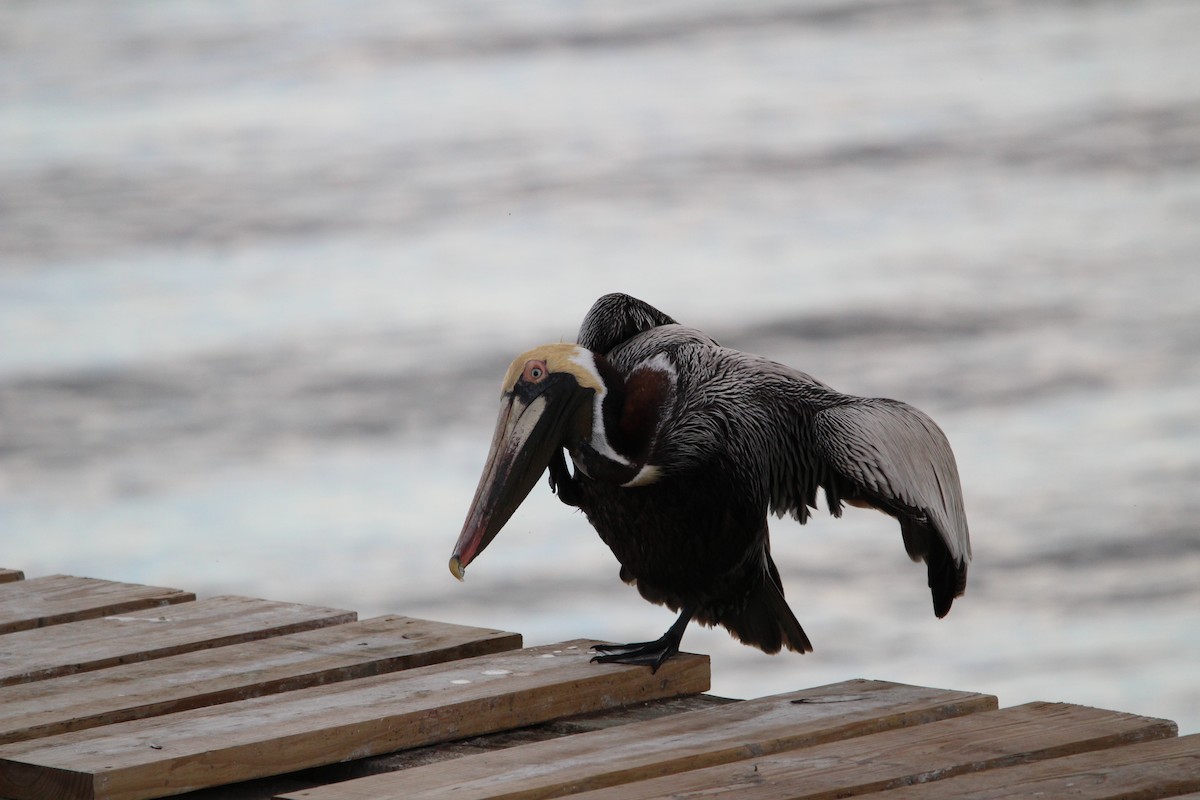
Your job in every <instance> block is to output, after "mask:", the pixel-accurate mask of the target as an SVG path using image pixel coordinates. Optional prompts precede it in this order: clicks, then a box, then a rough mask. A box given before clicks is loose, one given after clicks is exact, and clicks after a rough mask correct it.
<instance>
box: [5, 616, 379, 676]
mask: <svg viewBox="0 0 1200 800" xmlns="http://www.w3.org/2000/svg"><path fill="white" fill-rule="evenodd" d="M355 616H356V615H355V613H354V612H353V611H344V610H342V609H336V608H323V607H318V606H304V605H298V604H295V603H278V602H274V601H271V600H257V599H255V598H252V597H236V596H226V597H212V598H209V599H207V600H200V601H197V602H194V603H181V604H179V605H174V606H169V607H167V608H153V609H147V610H145V611H134V612H131V613H129V614H120V615H117V616H111V617H101V618H100V619H88V620H82V621H80V622H67V623H64V624H62V625H54V626H52V627H49V628H39V629H37V630H30V631H17V632H16V633H9V634H6V635H4V636H0V686H8V685H11V684H16V683H26V682H28V681H37V680H44V679H46V678H53V677H56V676H58V675H70V674H73V673H76V672H86V671H88V670H93V669H101V668H103V667H110V666H113V665H115V664H127V663H130V662H133V661H147V660H149V659H152V658H163V657H165V656H170V655H175V654H177V653H186V652H189V651H192V650H203V649H205V648H209V647H218V646H221V645H228V644H235V643H237V642H247V641H251V640H254V639H265V638H266V637H268V636H279V635H280V634H284V633H297V632H299V631H303V630H309V629H311V628H320V627H324V626H326V625H337V624H340V623H343V622H353V621H354V619H355Z"/></svg>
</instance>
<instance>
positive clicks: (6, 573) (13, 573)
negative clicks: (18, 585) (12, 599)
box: [0, 567, 25, 583]
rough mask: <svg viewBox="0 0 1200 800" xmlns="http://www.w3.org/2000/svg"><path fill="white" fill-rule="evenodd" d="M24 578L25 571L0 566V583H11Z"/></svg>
mask: <svg viewBox="0 0 1200 800" xmlns="http://www.w3.org/2000/svg"><path fill="white" fill-rule="evenodd" d="M23 580H25V573H24V572H22V571H21V570H19V569H5V568H4V567H0V583H11V582H12V581H23Z"/></svg>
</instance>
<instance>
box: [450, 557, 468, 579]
mask: <svg viewBox="0 0 1200 800" xmlns="http://www.w3.org/2000/svg"><path fill="white" fill-rule="evenodd" d="M450 574H451V575H453V576H454V577H456V578H458V579H459V580H460V581H461V580H462V579H463V578H464V577H466V574H467V571H466V569H465V568H464V567H463V565H462V562H461V561H459V560H458V556H451V557H450Z"/></svg>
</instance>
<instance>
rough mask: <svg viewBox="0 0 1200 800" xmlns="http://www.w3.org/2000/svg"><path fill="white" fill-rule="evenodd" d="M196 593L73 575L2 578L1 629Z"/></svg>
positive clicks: (170, 601) (75, 618) (125, 609)
mask: <svg viewBox="0 0 1200 800" xmlns="http://www.w3.org/2000/svg"><path fill="white" fill-rule="evenodd" d="M195 599H196V595H194V594H192V593H191V592H184V591H181V590H179V589H168V588H166V587H162V586H142V585H140V584H136V583H119V582H117V581H104V580H98V579H96V578H77V577H75V576H73V575H47V576H45V577H42V578H30V579H29V580H10V581H9V582H7V583H6V582H4V581H3V580H2V579H0V633H12V632H13V631H24V630H29V629H31V628H41V627H45V626H46V625H60V624H62V623H64V622H77V621H79V620H83V619H94V618H96V617H104V616H108V615H110V614H124V613H127V612H130V611H140V610H142V609H144V608H156V607H158V606H165V605H171V604H174V603H186V602H188V601H191V600H195Z"/></svg>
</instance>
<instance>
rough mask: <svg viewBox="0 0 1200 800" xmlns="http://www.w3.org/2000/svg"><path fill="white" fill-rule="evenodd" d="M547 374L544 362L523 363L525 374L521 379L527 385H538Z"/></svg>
mask: <svg viewBox="0 0 1200 800" xmlns="http://www.w3.org/2000/svg"><path fill="white" fill-rule="evenodd" d="M548 372H549V370H547V369H546V362H545V361H528V362H526V363H525V372H524V373H523V374H522V375H521V378H522V380H525V381H528V382H529V383H540V382H541V381H542V380H544V379H545V377H546V374H547V373H548Z"/></svg>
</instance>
